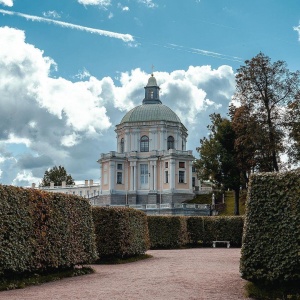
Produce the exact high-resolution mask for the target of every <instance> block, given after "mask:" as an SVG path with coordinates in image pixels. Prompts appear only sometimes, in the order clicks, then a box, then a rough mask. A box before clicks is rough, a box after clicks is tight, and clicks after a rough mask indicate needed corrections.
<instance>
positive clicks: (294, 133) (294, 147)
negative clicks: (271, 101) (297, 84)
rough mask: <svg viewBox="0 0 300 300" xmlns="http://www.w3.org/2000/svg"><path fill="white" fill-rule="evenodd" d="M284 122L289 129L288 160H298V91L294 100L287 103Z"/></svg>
mask: <svg viewBox="0 0 300 300" xmlns="http://www.w3.org/2000/svg"><path fill="white" fill-rule="evenodd" d="M286 124H287V128H288V129H289V142H290V147H289V149H288V154H289V162H290V163H299V162H300V92H299V93H298V94H297V95H296V97H295V100H294V101H293V102H291V103H289V105H288V108H287V116H286Z"/></svg>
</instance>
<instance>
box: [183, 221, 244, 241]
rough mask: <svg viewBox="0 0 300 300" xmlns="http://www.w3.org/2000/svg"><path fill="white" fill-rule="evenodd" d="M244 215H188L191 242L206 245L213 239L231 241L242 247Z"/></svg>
mask: <svg viewBox="0 0 300 300" xmlns="http://www.w3.org/2000/svg"><path fill="white" fill-rule="evenodd" d="M243 226H244V217H242V216H232V217H227V216H226V217H218V216H213V217H188V218H187V228H188V232H189V235H190V244H192V245H198V244H201V243H202V244H203V245H205V246H207V245H211V244H212V241H230V245H231V246H235V247H241V245H242V236H243Z"/></svg>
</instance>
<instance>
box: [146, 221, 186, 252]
mask: <svg viewBox="0 0 300 300" xmlns="http://www.w3.org/2000/svg"><path fill="white" fill-rule="evenodd" d="M148 228H149V235H150V243H151V246H150V247H151V249H159V248H160V249H170V248H171V249H172V248H180V247H182V246H184V245H186V244H187V243H188V240H189V239H188V232H187V224H186V217H180V216H148Z"/></svg>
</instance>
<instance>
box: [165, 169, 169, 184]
mask: <svg viewBox="0 0 300 300" xmlns="http://www.w3.org/2000/svg"><path fill="white" fill-rule="evenodd" d="M168 182H169V172H168V171H165V183H168Z"/></svg>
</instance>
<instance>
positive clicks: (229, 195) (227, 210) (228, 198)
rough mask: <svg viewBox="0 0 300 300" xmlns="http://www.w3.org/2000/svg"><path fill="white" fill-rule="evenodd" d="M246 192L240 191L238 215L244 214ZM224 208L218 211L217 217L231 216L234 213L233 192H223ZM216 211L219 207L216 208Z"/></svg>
mask: <svg viewBox="0 0 300 300" xmlns="http://www.w3.org/2000/svg"><path fill="white" fill-rule="evenodd" d="M246 194H247V191H246V190H241V191H240V198H239V212H240V215H244V214H245V202H246ZM224 204H225V207H224V210H222V211H219V210H218V212H219V213H218V216H232V215H233V213H232V212H233V211H234V204H235V199H234V192H232V191H226V192H225V203H224ZM216 207H217V209H218V207H219V205H217V206H216Z"/></svg>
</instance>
